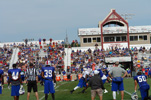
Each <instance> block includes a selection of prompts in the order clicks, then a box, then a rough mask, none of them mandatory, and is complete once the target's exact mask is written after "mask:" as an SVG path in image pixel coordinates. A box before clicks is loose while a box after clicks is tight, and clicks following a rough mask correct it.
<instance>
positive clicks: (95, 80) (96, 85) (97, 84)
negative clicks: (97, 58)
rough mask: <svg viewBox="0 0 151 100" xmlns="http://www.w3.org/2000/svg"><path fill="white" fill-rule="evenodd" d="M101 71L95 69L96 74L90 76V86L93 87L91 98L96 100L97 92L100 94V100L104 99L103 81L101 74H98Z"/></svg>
mask: <svg viewBox="0 0 151 100" xmlns="http://www.w3.org/2000/svg"><path fill="white" fill-rule="evenodd" d="M98 74H99V71H97V70H94V76H93V77H92V78H90V81H89V87H91V100H95V96H96V94H98V96H99V98H100V100H102V99H103V96H102V95H103V89H104V86H103V82H102V79H101V78H100V76H99V75H98Z"/></svg>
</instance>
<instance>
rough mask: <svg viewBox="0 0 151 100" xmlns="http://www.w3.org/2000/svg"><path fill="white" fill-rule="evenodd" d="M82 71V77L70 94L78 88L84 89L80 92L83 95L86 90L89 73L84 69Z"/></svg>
mask: <svg viewBox="0 0 151 100" xmlns="http://www.w3.org/2000/svg"><path fill="white" fill-rule="evenodd" d="M83 70H84V71H83V75H82V77H81V78H80V80H79V83H78V85H77V86H76V87H75V88H74V89H73V90H71V91H70V93H71V94H72V93H73V91H75V90H77V89H78V88H82V87H84V89H83V90H82V93H84V92H85V90H86V89H87V85H86V83H87V81H88V80H87V79H88V76H89V74H90V73H89V72H88V71H87V68H84V69H83Z"/></svg>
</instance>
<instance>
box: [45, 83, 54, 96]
mask: <svg viewBox="0 0 151 100" xmlns="http://www.w3.org/2000/svg"><path fill="white" fill-rule="evenodd" d="M44 84H45V85H44V93H45V94H48V93H55V88H54V84H53V81H50V80H44Z"/></svg>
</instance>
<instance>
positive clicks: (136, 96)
mask: <svg viewBox="0 0 151 100" xmlns="http://www.w3.org/2000/svg"><path fill="white" fill-rule="evenodd" d="M131 99H132V100H138V95H137V93H136V92H134V93H133V94H132V95H131Z"/></svg>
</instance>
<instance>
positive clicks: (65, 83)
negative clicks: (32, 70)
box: [39, 82, 67, 100]
mask: <svg viewBox="0 0 151 100" xmlns="http://www.w3.org/2000/svg"><path fill="white" fill-rule="evenodd" d="M66 83H67V82H65V83H62V84H61V85H63V84H66ZM61 85H58V86H56V87H55V89H57V88H59V87H60V86H61ZM44 97H45V96H42V97H41V98H40V99H39V100H42V99H43V98H44Z"/></svg>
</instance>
